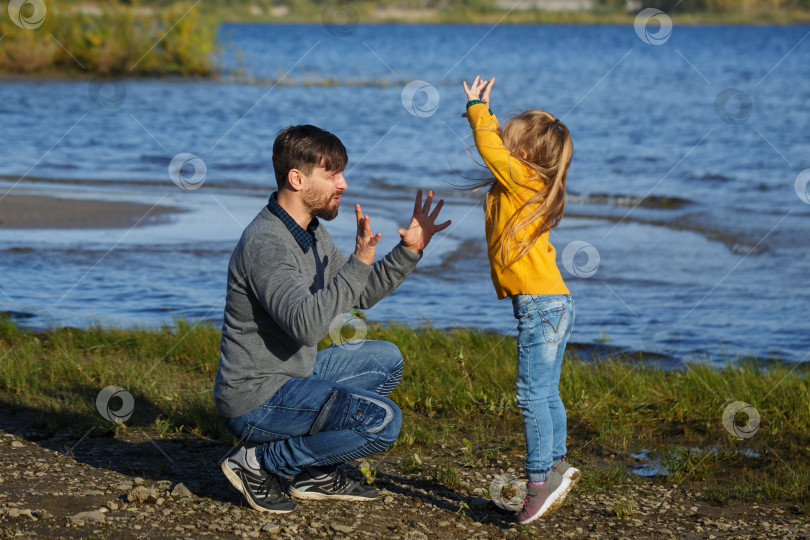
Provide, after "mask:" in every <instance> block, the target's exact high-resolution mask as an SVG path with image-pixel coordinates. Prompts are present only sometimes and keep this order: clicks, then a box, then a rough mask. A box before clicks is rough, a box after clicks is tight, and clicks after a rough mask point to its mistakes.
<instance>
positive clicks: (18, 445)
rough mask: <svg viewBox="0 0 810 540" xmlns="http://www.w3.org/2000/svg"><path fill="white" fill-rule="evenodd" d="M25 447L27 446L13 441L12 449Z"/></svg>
mask: <svg viewBox="0 0 810 540" xmlns="http://www.w3.org/2000/svg"><path fill="white" fill-rule="evenodd" d="M23 446H25V445H24V444H23V443H21V442H20V441H11V447H12V448H22V447H23Z"/></svg>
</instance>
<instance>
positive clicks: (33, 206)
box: [0, 195, 182, 230]
mask: <svg viewBox="0 0 810 540" xmlns="http://www.w3.org/2000/svg"><path fill="white" fill-rule="evenodd" d="M181 211H182V210H181V209H179V208H175V207H170V206H154V207H153V206H151V205H148V204H140V203H131V202H120V201H98V200H78V199H58V198H53V197H43V196H38V195H6V196H5V197H4V198H3V199H2V200H0V230H1V229H97V228H98V229H100V228H104V229H109V228H125V227H131V226H133V225H135V224H136V223H138V222H139V221H140V224H141V225H148V224H155V223H163V222H165V221H167V220H168V218H169V215H170V214H173V213H176V212H181Z"/></svg>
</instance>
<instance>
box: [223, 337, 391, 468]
mask: <svg viewBox="0 0 810 540" xmlns="http://www.w3.org/2000/svg"><path fill="white" fill-rule="evenodd" d="M402 366H403V360H402V354H400V352H399V349H398V348H397V346H396V345H394V344H393V343H389V342H387V341H371V340H367V341H363V342H362V343H358V342H349V343H347V344H344V345H338V346H332V347H329V348H327V349H324V350H322V351H319V352H318V355H317V358H316V360H315V370H314V373H313V375H311V376H310V377H307V378H299V377H295V378H292V379H290V380H289V381H287V382H286V383H285V384H284V386H282V387H281V389H280V390H279V391H278V392H276V393H275V395H273V396H272V397H271V398H270V399H268V400H267V402H265V404H264V405H262V406H260V407H259V408H258V409H255V410H253V411H251V412H249V413H246V414H243V415H242V416H237V417H235V418H226V417H223V419H222V420H223V421H224V422H225V427H226V428H227V429H228V431H230V432H231V433H232V434H233V435H234V436H235V437H238V438H239V440H240V442H242V443H247V444H249V445H250V444H255V445H256V457H257V458H258V460H259V463H260V464H261V465H262V467H264V469H265V470H267V471H268V472H270V473H273V474H277V475H280V476H290V475H294V474H297V473H299V472H301V471H302V470H303V468H304V467H305V466H316V467H317V466H329V465H337V464H340V463H345V462H347V461H350V460H353V459H359V458H362V457H364V456H367V455H369V454H374V453H376V452H380V451H382V450H385V449H386V448H387V447H388V446H389V445H390V444H391V443H393V442H394V441H395V440H396V438H397V435H399V429H400V425H401V423H402V413H401V412H400V411H399V408H398V407H397V406H396V405H395V404H394V402H393V401H391V400H390V399H388V398H387V397H385V396H387V395H388V394H390V393H391V391H392V390H394V388H396V386H397V384H399V381H400V379H401V378H402Z"/></svg>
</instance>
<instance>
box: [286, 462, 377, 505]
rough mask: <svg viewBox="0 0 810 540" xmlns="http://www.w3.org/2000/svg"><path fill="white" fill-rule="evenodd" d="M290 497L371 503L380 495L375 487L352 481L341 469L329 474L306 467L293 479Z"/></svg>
mask: <svg viewBox="0 0 810 540" xmlns="http://www.w3.org/2000/svg"><path fill="white" fill-rule="evenodd" d="M290 495H292V496H293V497H297V498H299V499H310V500H323V499H335V500H339V501H370V500H372V499H376V498H377V497H378V496H379V495H380V493H379V491H377V490H376V489H375V488H373V487H370V486H363V485H361V484H359V483H357V482H355V481H354V480H350V479H349V478H347V477H346V471H344V470H343V469H341V468H337V469H335V470H334V471H332V472H330V473H327V472H325V471H322V470H319V469H318V468H316V467H306V468H305V469H304V471H303V472H301V473H298V474H297V475H296V476H295V478H293V481H292V483H291V484H290Z"/></svg>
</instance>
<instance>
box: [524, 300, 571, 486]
mask: <svg viewBox="0 0 810 540" xmlns="http://www.w3.org/2000/svg"><path fill="white" fill-rule="evenodd" d="M512 308H513V310H514V313H515V318H516V319H517V320H518V342H517V383H516V387H517V405H518V408H519V409H520V411H521V413H522V414H523V429H524V433H525V435H526V474H527V475H528V477H529V481H530V482H544V481H545V480H546V475H547V474H548V471H549V470H550V469H551V464H552V463H553V462H554V461H555V460H558V459H561V458H562V457H563V456H565V453H566V448H565V439H566V434H567V432H566V416H565V407H564V406H563V402H562V400H561V399H560V369H561V367H562V361H563V354H564V353H565V345H566V343H568V338H569V337H570V336H571V329H572V328H573V326H574V311H575V306H574V300H573V299H572V298H571V295H568V294H560V295H533V294H518V295H515V296H513V297H512Z"/></svg>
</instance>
